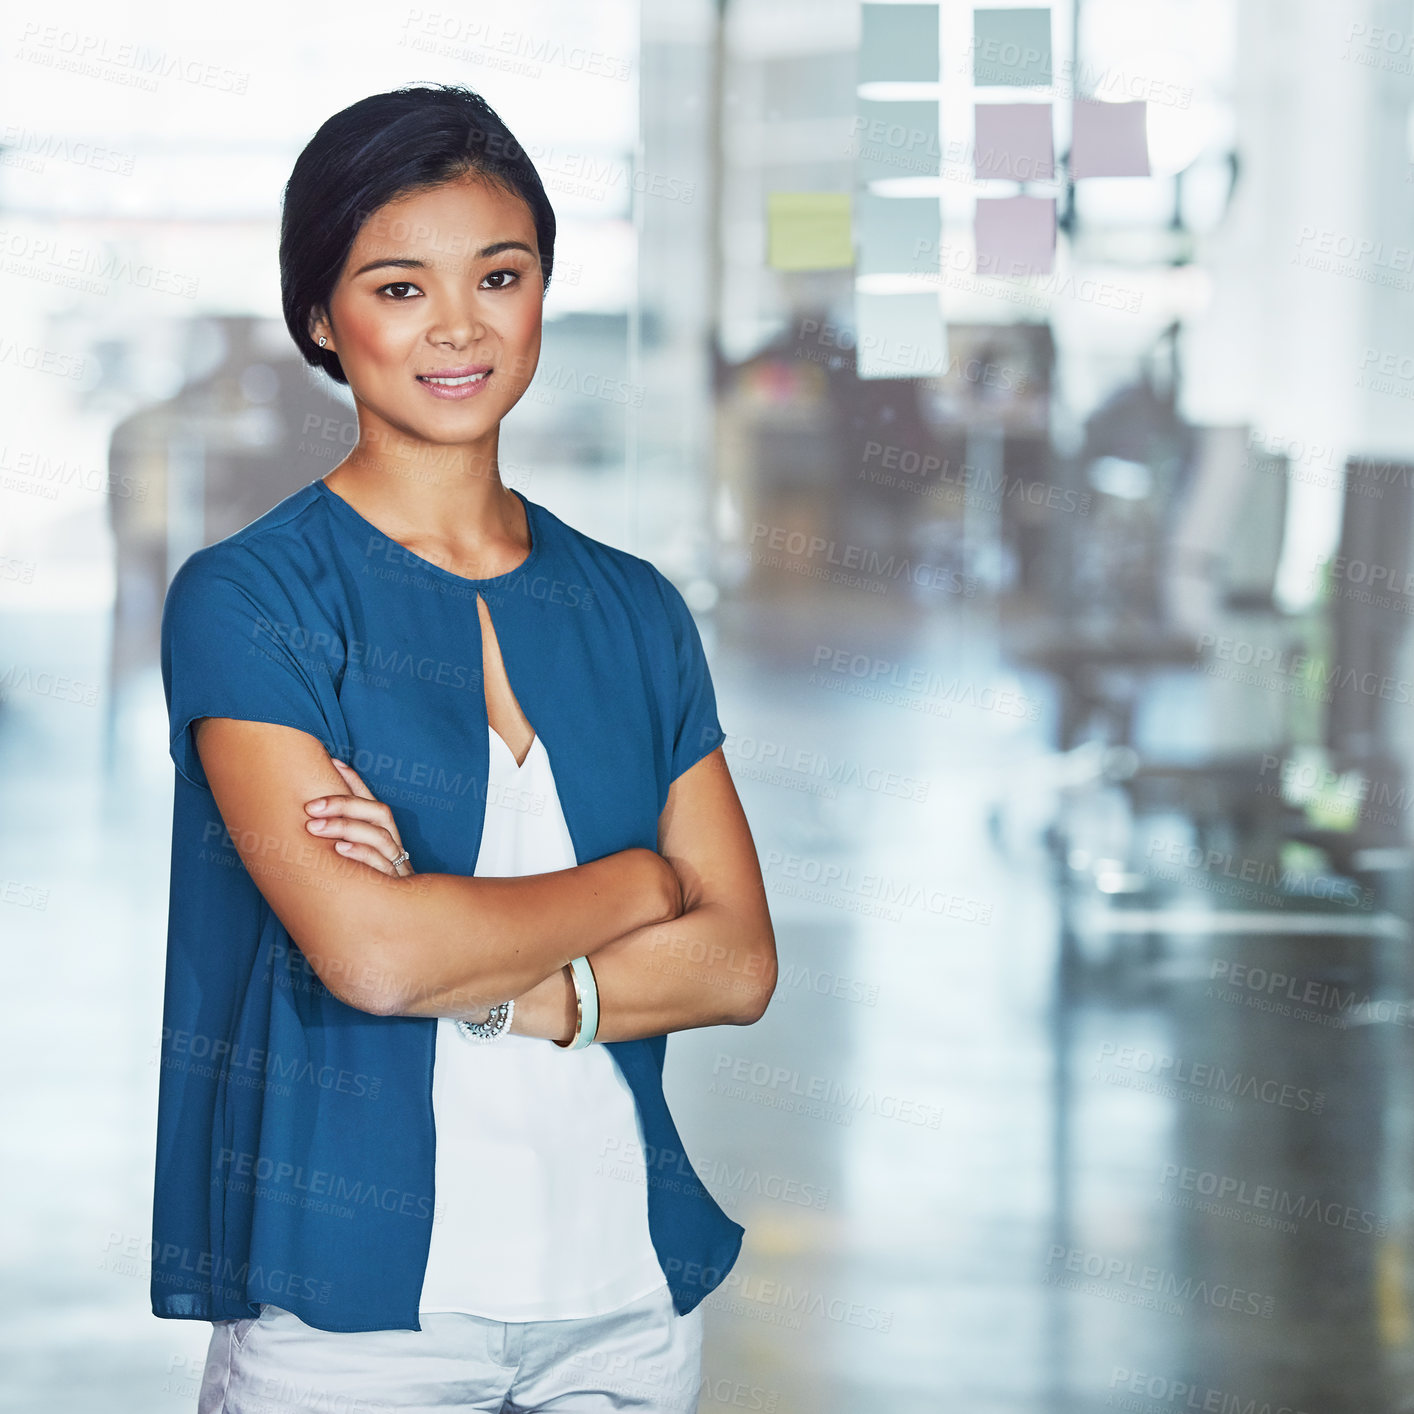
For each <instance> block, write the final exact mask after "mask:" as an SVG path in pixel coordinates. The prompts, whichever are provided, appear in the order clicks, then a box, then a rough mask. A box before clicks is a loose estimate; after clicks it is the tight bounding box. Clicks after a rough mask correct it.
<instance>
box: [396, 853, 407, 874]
mask: <svg viewBox="0 0 1414 1414" xmlns="http://www.w3.org/2000/svg"><path fill="white" fill-rule="evenodd" d="M407 861H408V852H407V850H404V851H403V852H402V853H401V854H400V855H399V856H398V857H397V858H396V859H395V860H394V861H393V868H394V869H395V870H396V869H397V867H398V865H399V864H406V863H407Z"/></svg>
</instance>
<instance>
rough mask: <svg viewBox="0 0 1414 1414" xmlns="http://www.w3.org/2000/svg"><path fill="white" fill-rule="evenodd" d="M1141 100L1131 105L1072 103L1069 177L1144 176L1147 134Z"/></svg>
mask: <svg viewBox="0 0 1414 1414" xmlns="http://www.w3.org/2000/svg"><path fill="white" fill-rule="evenodd" d="M1144 109H1145V104H1144V101H1143V100H1142V99H1139V100H1137V101H1135V102H1133V103H1096V102H1095V101H1094V99H1090V98H1077V99H1076V100H1075V107H1074V109H1073V113H1074V126H1073V128H1072V130H1071V136H1070V175H1071V176H1072V177H1076V178H1079V177H1147V176H1148V175H1149V134H1148V129H1147V126H1146V123H1145V116H1144Z"/></svg>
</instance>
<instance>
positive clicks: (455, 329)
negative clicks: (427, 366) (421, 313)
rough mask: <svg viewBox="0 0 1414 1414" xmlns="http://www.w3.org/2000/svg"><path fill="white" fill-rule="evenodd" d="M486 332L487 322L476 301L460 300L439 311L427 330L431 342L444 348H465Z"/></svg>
mask: <svg viewBox="0 0 1414 1414" xmlns="http://www.w3.org/2000/svg"><path fill="white" fill-rule="evenodd" d="M485 333H486V323H485V321H484V320H483V319H482V318H481V316H480V314H479V313H478V312H477V310H476V307H475V304H474V302H467V301H463V300H458V301H457V302H456V303H455V304H453V305H447V306H445V307H444V308H442V309H440V310H438V311H437V317H436V319H435V320H434V322H433V323H432V325H431V326H430V327H429V329H428V331H427V338H428V342H429V343H433V344H436V345H438V346H439V347H442V348H450V349H464V348H467V347H468V346H469V345H471V344H474V343H476V342H477V341H478V340H479V339H481V338H482V337H483V336H484V335H485Z"/></svg>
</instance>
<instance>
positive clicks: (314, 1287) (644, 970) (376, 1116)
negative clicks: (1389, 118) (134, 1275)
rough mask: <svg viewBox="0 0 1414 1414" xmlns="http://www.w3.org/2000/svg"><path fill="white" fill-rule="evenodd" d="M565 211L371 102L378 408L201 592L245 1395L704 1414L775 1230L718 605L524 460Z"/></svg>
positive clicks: (188, 612)
mask: <svg viewBox="0 0 1414 1414" xmlns="http://www.w3.org/2000/svg"><path fill="white" fill-rule="evenodd" d="M554 238H555V219H554V215H553V212H552V211H551V209H550V206H549V203H548V201H547V200H546V197H545V193H544V190H543V188H542V186H541V184H540V181H539V178H538V177H537V176H536V174H535V171H534V168H533V167H532V165H531V163H530V162H529V160H528V159H527V157H526V156H525V154H524V152H523V151H522V150H521V148H520V147H519V145H518V144H517V143H516V142H515V140H514V139H513V138H512V137H511V135H510V133H509V132H508V131H507V130H506V128H505V127H504V125H503V124H502V123H501V122H500V120H499V119H498V118H497V117H496V115H495V114H494V113H493V112H492V111H491V110H490V108H489V107H487V105H486V104H485V103H484V102H483V101H482V100H481V99H480V98H479V97H477V96H476V95H475V94H473V93H471V92H469V91H467V90H465V89H462V88H458V87H452V86H431V87H412V88H405V89H400V90H398V91H396V92H393V93H386V94H379V95H376V96H374V97H371V98H367V99H364V100H363V101H361V102H359V103H356V104H354V105H353V106H352V107H350V108H348V109H346V110H345V111H344V112H341V113H339V114H336V115H335V116H334V117H333V118H331V119H329V121H328V122H326V123H325V124H324V125H323V126H322V127H321V128H320V129H319V131H318V133H317V134H316V135H315V137H314V138H313V140H312V141H311V142H310V144H309V145H308V147H306V149H305V150H304V152H303V153H302V154H301V155H300V157H299V160H298V161H297V163H296V164H295V168H294V171H293V173H292V175H291V178H290V181H289V184H288V186H287V188H286V192H285V204H284V219H283V225H282V231H281V242H280V262H281V278H282V287H283V299H284V311H285V317H286V322H287V324H288V326H289V329H290V333H291V335H292V336H293V338H294V340H295V343H296V345H297V346H298V347H299V349H300V351H301V352H302V354H303V355H304V357H305V359H306V360H307V361H308V362H309V363H310V364H312V365H314V366H316V367H319V368H323V369H324V370H325V371H326V372H327V373H328V374H329V376H330V377H332V378H334V379H335V380H336V381H338V382H341V383H347V385H348V387H349V388H350V390H351V392H352V394H353V397H354V400H355V404H356V406H357V414H358V440H357V444H356V445H355V446H354V447H353V450H352V451H351V452H350V453H349V455H348V456H347V457H346V458H345V459H344V460H343V461H342V462H341V463H339V465H338V466H336V467H335V468H334V469H333V470H332V471H331V472H330V473H329V474H328V475H327V476H325V477H324V478H323V479H322V480H318V481H315V482H312V483H311V484H309V485H308V486H305V487H304V488H302V489H301V490H299V491H297V492H295V493H294V494H293V495H291V496H288V497H286V498H285V499H284V500H283V501H281V502H280V503H279V504H278V505H276V506H275V507H274V508H273V509H271V510H270V511H268V512H267V513H266V514H264V515H262V516H260V517H259V518H258V519H256V520H255V521H253V522H251V524H249V525H248V526H246V527H245V528H244V529H243V530H241V531H239V532H238V533H236V534H235V535H232V536H230V537H228V538H227V539H225V540H222V541H219V542H217V543H216V544H214V545H211V546H208V547H207V548H206V549H204V550H201V551H198V552H197V553H196V554H194V555H192V556H191V558H190V559H188V560H187V561H186V563H185V564H184V565H183V566H182V567H181V569H180V570H179V571H178V573H177V575H176V576H175V578H174V580H173V582H172V586H171V588H170V590H169V591H168V596H167V602H166V606H165V610H164V614H163V624H162V666H163V677H164V683H165V686H166V691H167V701H168V708H169V714H170V727H171V749H172V757H173V760H174V762H175V763H176V766H177V772H178V775H177V782H176V798H175V804H174V822H173V852H172V888H171V912H170V925H169V936H168V964H167V984H166V995H165V1014H164V1025H163V1038H162V1064H163V1070H162V1080H161V1092H160V1098H159V1115H158V1134H157V1181H156V1189H155V1201H154V1241H153V1250H154V1258H153V1273H152V1306H153V1311H154V1312H155V1314H157V1315H159V1316H166V1317H184V1318H189V1319H199V1320H208V1321H211V1322H212V1323H213V1332H212V1338H211V1345H210V1350H209V1353H208V1357H207V1364H206V1376H205V1379H204V1381H203V1388H202V1395H201V1402H200V1408H201V1409H202V1410H203V1411H218V1410H225V1411H230V1414H241V1411H246V1410H252V1409H255V1408H257V1407H258V1408H259V1409H261V1410H262V1411H266V1410H276V1409H279V1410H284V1409H290V1410H296V1409H306V1408H309V1409H322V1408H330V1409H339V1408H349V1409H352V1408H358V1409H366V1410H374V1409H379V1410H381V1409H388V1410H393V1409H396V1410H402V1411H408V1410H423V1409H433V1408H446V1407H457V1408H465V1409H486V1410H501V1409H506V1410H510V1409H515V1410H531V1409H545V1410H551V1409H554V1410H575V1411H581V1410H583V1411H589V1410H599V1409H615V1410H627V1409H643V1410H647V1409H652V1410H655V1411H665V1410H667V1411H671V1410H689V1409H695V1408H696V1407H697V1394H698V1386H699V1384H700V1378H701V1376H700V1370H701V1363H700V1362H701V1320H702V1311H701V1309H700V1305H699V1303H700V1302H701V1300H702V1298H703V1297H704V1296H706V1295H707V1294H708V1293H709V1292H710V1291H711V1290H713V1289H714V1288H715V1287H716V1286H717V1285H718V1284H719V1283H720V1282H721V1281H722V1280H723V1278H724V1277H725V1276H726V1274H727V1272H728V1271H729V1270H730V1268H731V1266H732V1264H733V1262H734V1261H735V1260H736V1257H737V1255H738V1251H739V1248H740V1244H741V1239H742V1232H743V1230H742V1228H741V1226H740V1225H739V1224H737V1223H735V1222H733V1221H731V1220H730V1219H729V1218H728V1217H727V1216H726V1215H725V1214H724V1213H723V1212H722V1210H721V1208H720V1207H718V1205H717V1204H716V1203H715V1202H714V1201H713V1199H712V1198H711V1196H710V1195H709V1194H708V1193H707V1191H706V1189H705V1188H704V1187H703V1185H702V1183H701V1182H700V1180H699V1179H698V1177H697V1174H696V1172H695V1171H694V1168H693V1166H692V1164H691V1162H690V1161H689V1160H688V1158H687V1156H686V1155H685V1154H684V1152H683V1149H682V1144H681V1141H680V1139H679V1137H678V1133H677V1130H676V1128H675V1126H674V1123H673V1120H672V1117H671V1115H670V1114H669V1111H668V1107H667V1104H666V1102H665V1100H664V1096H663V1086H662V1068H663V1059H664V1053H665V1047H666V1035H667V1033H668V1032H670V1031H679V1030H684V1029H686V1028H689V1027H697V1026H714V1025H747V1024H750V1023H752V1022H754V1021H756V1020H757V1019H758V1018H759V1017H760V1016H761V1014H762V1012H763V1011H764V1009H765V1007H766V1004H767V1002H768V1000H769V998H770V995H771V992H772V989H773V987H774V985H775V976H776V959H775V943H774V938H773V934H772V929H771V922H770V918H769V915H768V912H767V907H766V898H765V891H764V888H763V886H762V882H761V876H760V871H759V867H758V864H757V859H756V854H755V850H754V847H753V844H752V840H751V835H750V832H749V830H748V827H747V824H746V821H745V819H744V817H743V814H742V811H741V807H740V804H739V802H738V800H737V797H736V793H735V791H734V789H733V787H732V782H731V778H730V776H729V774H728V771H727V768H726V765H725V763H724V760H723V757H722V752H721V750H720V746H721V743H722V741H723V739H724V734H723V732H722V730H721V726H720V724H719V722H718V720H717V715H716V702H715V697H714V694H713V690H712V683H711V677H710V674H709V672H708V668H707V664H706V660H705V657H704V654H703V650H702V644H701V640H700V638H699V636H698V633H697V630H696V628H695V626H694V624H693V621H692V617H691V615H690V614H689V612H688V610H687V607H686V605H685V603H684V602H683V599H682V597H681V595H680V594H679V593H678V592H677V591H676V589H674V587H673V586H672V585H671V583H669V581H668V580H667V579H665V578H664V576H663V575H662V574H661V573H659V571H658V570H657V569H656V568H654V566H653V565H651V564H650V563H649V562H648V561H647V560H644V559H641V558H639V557H637V556H635V555H631V554H628V553H626V552H624V551H622V550H617V549H614V548H612V547H610V546H608V545H606V544H603V543H601V542H599V541H596V540H592V539H590V538H589V537H588V536H586V535H583V534H581V533H580V532H578V531H576V530H574V529H572V528H571V527H570V526H568V525H566V524H565V523H564V522H563V521H561V520H560V519H559V518H558V517H557V516H555V515H554V514H553V513H552V512H550V511H549V510H548V509H546V508H545V507H543V506H540V505H538V504H536V503H535V502H532V501H530V500H528V499H527V498H526V497H524V496H522V495H520V494H519V493H518V492H512V491H510V490H508V489H507V488H506V487H505V486H504V485H503V484H502V482H501V479H500V474H499V470H498V462H497V446H498V438H499V434H500V424H501V419H502V418H503V417H505V415H506V414H507V413H508V412H509V411H510V410H511V408H512V407H514V406H515V404H516V403H517V401H518V400H519V399H520V398H521V396H522V395H523V394H524V392H525V390H526V388H527V386H528V385H529V383H530V379H531V377H532V375H533V374H534V372H535V368H536V363H537V360H538V357H539V353H540V338H541V308H542V301H543V298H544V293H545V289H546V286H547V285H548V283H549V280H550V274H551V268H552V264H553V258H554Z"/></svg>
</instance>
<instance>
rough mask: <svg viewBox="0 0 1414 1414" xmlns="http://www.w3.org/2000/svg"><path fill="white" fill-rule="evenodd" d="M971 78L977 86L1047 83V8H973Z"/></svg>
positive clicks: (1048, 60)
mask: <svg viewBox="0 0 1414 1414" xmlns="http://www.w3.org/2000/svg"><path fill="white" fill-rule="evenodd" d="M972 81H973V83H975V84H976V85H977V86H978V87H979V88H982V87H985V86H988V85H1002V84H1005V85H1008V86H1016V85H1025V84H1048V83H1050V81H1051V12H1050V10H1039V9H1037V10H975V11H974V12H973V16H972Z"/></svg>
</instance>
